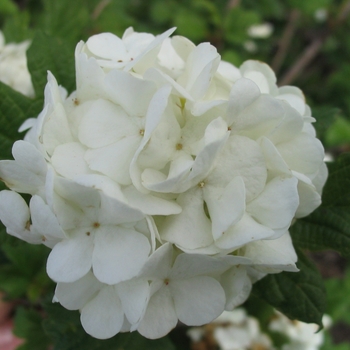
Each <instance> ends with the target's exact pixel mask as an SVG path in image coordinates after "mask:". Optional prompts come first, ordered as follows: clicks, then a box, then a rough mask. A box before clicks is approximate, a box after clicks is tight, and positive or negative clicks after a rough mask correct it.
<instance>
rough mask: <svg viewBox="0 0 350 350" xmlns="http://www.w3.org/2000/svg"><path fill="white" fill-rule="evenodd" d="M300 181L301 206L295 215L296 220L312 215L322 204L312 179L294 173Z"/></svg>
mask: <svg viewBox="0 0 350 350" xmlns="http://www.w3.org/2000/svg"><path fill="white" fill-rule="evenodd" d="M293 175H294V176H296V178H297V179H298V180H299V181H298V194H299V202H300V204H299V206H298V209H297V211H296V213H295V217H296V218H302V217H304V216H307V215H309V214H310V213H312V212H313V211H314V210H315V209H316V208H317V207H318V206H319V205H320V204H321V196H320V194H319V193H318V192H317V190H316V188H315V186H314V185H313V184H312V182H311V181H310V179H309V178H308V177H306V176H301V175H302V174H299V173H296V172H295V171H294V172H293Z"/></svg>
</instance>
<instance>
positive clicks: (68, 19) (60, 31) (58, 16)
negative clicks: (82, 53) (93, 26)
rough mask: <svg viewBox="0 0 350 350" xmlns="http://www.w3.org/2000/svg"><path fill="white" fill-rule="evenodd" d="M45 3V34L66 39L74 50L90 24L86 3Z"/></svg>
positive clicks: (46, 0)
mask: <svg viewBox="0 0 350 350" xmlns="http://www.w3.org/2000/svg"><path fill="white" fill-rule="evenodd" d="M43 3H44V30H45V32H47V33H49V34H51V35H52V36H55V37H59V38H63V39H65V40H66V41H67V42H69V43H70V44H72V45H73V47H72V48H73V49H74V46H75V45H76V44H77V43H78V42H79V40H81V39H82V34H83V32H84V30H85V29H86V28H87V26H88V25H89V23H90V14H89V11H88V8H87V5H86V1H83V0H74V1H71V0H60V1H57V0H44V1H43Z"/></svg>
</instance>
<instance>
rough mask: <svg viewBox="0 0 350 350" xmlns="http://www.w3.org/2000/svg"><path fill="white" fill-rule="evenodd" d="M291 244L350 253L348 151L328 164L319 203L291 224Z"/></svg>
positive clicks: (311, 248)
mask: <svg viewBox="0 0 350 350" xmlns="http://www.w3.org/2000/svg"><path fill="white" fill-rule="evenodd" d="M291 233H292V236H293V241H294V243H295V244H296V245H297V246H299V247H302V248H307V249H310V250H322V249H334V250H336V251H338V252H339V253H340V254H342V255H343V256H345V257H349V256H350V154H343V155H342V156H341V157H339V158H338V159H337V161H336V162H333V163H330V164H329V177H328V180H327V183H326V185H325V187H324V189H323V195H322V205H321V206H320V207H319V208H318V209H316V210H315V211H314V212H313V213H312V214H311V215H309V216H307V217H306V218H303V219H300V220H298V221H297V222H296V223H295V224H294V225H293V226H292V227H291Z"/></svg>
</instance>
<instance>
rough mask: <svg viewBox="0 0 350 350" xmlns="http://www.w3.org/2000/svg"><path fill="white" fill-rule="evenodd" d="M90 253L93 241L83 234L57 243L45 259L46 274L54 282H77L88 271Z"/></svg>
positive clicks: (80, 233) (89, 267)
mask: <svg viewBox="0 0 350 350" xmlns="http://www.w3.org/2000/svg"><path fill="white" fill-rule="evenodd" d="M92 251H93V239H92V237H91V236H89V235H88V234H86V233H85V232H79V233H77V234H75V235H73V236H72V237H70V238H69V239H65V240H64V241H62V242H60V243H57V244H56V245H55V246H54V248H53V249H52V251H51V253H50V255H49V257H48V259H47V265H46V270H47V274H48V275H49V277H50V278H51V279H53V280H54V281H55V282H66V283H68V282H74V281H77V280H78V279H80V278H82V277H83V276H85V275H86V274H87V273H88V272H89V271H90V269H91V258H92Z"/></svg>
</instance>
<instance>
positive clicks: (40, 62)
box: [27, 31, 75, 99]
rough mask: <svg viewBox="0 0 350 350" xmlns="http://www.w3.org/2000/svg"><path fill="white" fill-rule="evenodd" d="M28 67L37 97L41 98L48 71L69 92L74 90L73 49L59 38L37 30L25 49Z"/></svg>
mask: <svg viewBox="0 0 350 350" xmlns="http://www.w3.org/2000/svg"><path fill="white" fill-rule="evenodd" d="M27 60H28V69H29V72H30V74H31V76H32V82H33V85H34V89H35V94H36V96H37V98H38V99H39V98H43V95H44V88H45V85H46V82H47V71H50V72H51V73H52V74H53V75H54V76H55V78H56V79H57V81H58V83H59V84H60V85H62V86H63V87H64V88H66V89H67V90H68V91H69V92H72V91H73V90H75V67H74V50H72V49H71V48H70V45H69V44H68V43H67V42H66V41H65V40H64V39H61V38H56V37H52V36H50V35H47V34H45V33H43V32H41V31H37V32H36V34H35V36H34V38H33V42H32V45H31V46H30V48H29V49H28V51H27Z"/></svg>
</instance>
